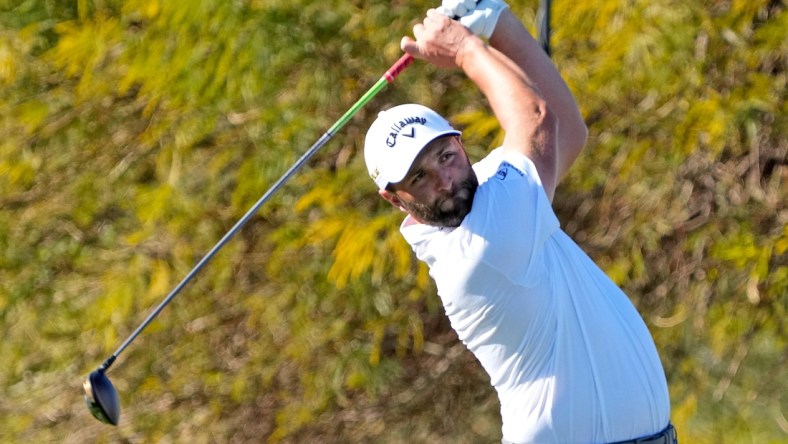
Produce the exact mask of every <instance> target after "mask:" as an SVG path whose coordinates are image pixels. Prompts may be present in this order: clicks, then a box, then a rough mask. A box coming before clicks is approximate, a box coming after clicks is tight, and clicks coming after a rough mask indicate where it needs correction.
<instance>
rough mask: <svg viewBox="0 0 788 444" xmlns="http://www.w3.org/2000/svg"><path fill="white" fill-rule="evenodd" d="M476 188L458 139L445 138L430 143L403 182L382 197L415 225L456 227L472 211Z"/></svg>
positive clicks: (391, 187)
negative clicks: (403, 211) (414, 220)
mask: <svg viewBox="0 0 788 444" xmlns="http://www.w3.org/2000/svg"><path fill="white" fill-rule="evenodd" d="M478 186H479V181H478V180H477V179H476V174H475V173H474V172H473V168H471V164H470V162H469V161H468V156H467V155H466V154H465V150H464V149H463V146H462V142H460V138H459V137H458V136H444V137H439V138H438V139H435V140H434V141H432V142H430V144H429V145H427V146H426V147H425V148H424V149H423V150H422V151H421V153H419V156H418V157H416V160H414V161H413V165H411V167H410V170H409V171H408V174H407V175H405V178H404V179H402V181H400V182H398V183H395V184H391V186H390V188H389V190H388V191H386V190H384V191H381V195H382V196H383V198H384V199H386V200H388V201H389V202H391V203H392V204H393V205H395V206H397V207H400V208H402V209H403V210H405V211H407V212H408V213H409V214H410V215H411V217H413V218H414V219H416V220H417V221H418V222H421V223H424V224H428V225H434V226H439V227H457V226H459V225H460V223H461V222H462V220H463V219H464V218H465V216H466V215H467V214H468V212H470V211H471V206H472V205H473V196H474V195H475V194H476V188H477V187H478Z"/></svg>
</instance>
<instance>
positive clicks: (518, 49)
mask: <svg viewBox="0 0 788 444" xmlns="http://www.w3.org/2000/svg"><path fill="white" fill-rule="evenodd" d="M490 45H491V46H492V47H494V48H496V49H497V50H499V51H501V52H502V53H503V54H505V55H506V56H507V57H508V58H510V59H511V60H512V61H513V62H514V63H516V64H517V65H518V66H519V67H520V69H522V70H523V71H524V72H525V73H526V74H527V76H528V77H529V78H530V79H531V81H533V82H534V83H535V84H536V86H537V87H538V88H539V91H540V93H541V94H542V97H544V99H545V100H546V101H547V104H548V106H549V107H550V109H551V110H552V111H553V113H554V114H555V115H556V116H557V118H558V134H557V150H558V152H557V157H558V159H557V171H556V173H557V177H556V179H557V182H558V181H560V180H561V178H563V176H564V174H565V173H566V171H567V170H568V169H569V167H570V166H571V165H572V163H574V161H575V159H576V158H577V156H578V155H579V154H580V151H581V150H582V149H583V146H584V145H585V143H586V138H587V136H588V128H587V127H586V124H585V122H584V121H583V117H582V116H581V115H580V110H579V109H578V107H577V102H576V101H575V98H574V96H573V95H572V92H571V91H570V90H569V87H568V86H567V85H566V82H564V80H563V79H562V78H561V74H560V73H559V72H558V70H557V69H556V67H555V65H553V62H552V61H551V60H550V58H549V57H548V56H547V54H545V53H544V51H543V50H542V48H541V47H540V46H539V44H538V43H537V42H536V40H534V38H533V37H532V36H531V34H530V33H529V32H528V30H526V29H525V27H524V26H523V24H522V23H521V22H520V20H518V19H517V17H515V16H514V15H513V14H512V12H511V11H510V10H508V9H507V10H505V11H503V12H502V13H501V16H500V18H499V19H498V23H497V25H496V27H495V32H494V33H493V34H492V36H491V37H490Z"/></svg>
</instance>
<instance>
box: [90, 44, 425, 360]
mask: <svg viewBox="0 0 788 444" xmlns="http://www.w3.org/2000/svg"><path fill="white" fill-rule="evenodd" d="M411 62H413V57H412V56H411V55H410V54H405V55H403V56H402V57H400V59H399V60H397V62H396V63H394V64H393V65H391V67H390V68H389V69H388V71H386V72H385V74H384V75H383V77H381V78H380V80H378V81H377V82H376V83H375V85H373V86H372V88H370V89H369V91H367V92H366V93H365V94H364V95H363V96H362V97H361V98H360V99H359V100H358V101H357V102H356V103H355V104H354V105H353V106H352V107H350V109H349V110H348V111H347V112H346V113H345V114H344V115H343V116H342V117H340V118H339V120H337V121H336V123H334V124H333V125H332V126H331V128H329V129H328V131H326V133H325V134H323V135H322V136H321V137H320V139H318V140H317V142H315V143H314V145H312V146H311V147H310V148H309V149H308V150H307V151H306V152H305V153H304V154H303V155H302V156H301V158H300V159H298V160H297V161H296V163H295V164H293V166H292V167H290V169H289V170H287V172H285V173H284V174H283V175H282V177H280V178H279V180H277V181H276V182H275V183H274V184H273V185H272V186H271V187H270V188H269V189H268V191H266V192H265V194H264V195H263V196H262V197H261V198H260V199H259V200H258V201H257V202H256V203H255V204H254V205H253V206H252V207H251V208H249V210H248V211H247V212H246V214H244V215H243V217H241V219H240V220H239V221H238V222H236V224H235V225H234V226H233V227H232V228H231V229H230V231H228V232H227V233H226V234H225V235H224V236H223V237H222V238H221V239H220V240H219V242H217V243H216V245H214V246H213V248H211V250H210V251H209V252H208V253H207V254H206V255H205V256H203V257H202V259H200V261H199V262H197V265H195V266H194V268H192V270H191V271H190V272H189V274H187V275H186V277H185V278H183V280H182V281H181V282H180V283H179V284H178V285H177V286H175V288H174V289H173V290H172V291H171V292H170V294H169V295H167V297H166V298H165V299H164V300H163V301H162V302H161V303H160V304H159V305H158V306H157V307H156V309H154V310H153V312H152V313H151V314H150V315H148V317H147V318H146V319H145V321H143V322H142V324H140V326H139V327H137V329H136V330H134V332H133V333H132V334H131V335H130V336H129V337H128V338H127V339H126V340H125V341H124V342H123V344H121V345H120V347H118V349H117V350H116V351H115V353H113V354H112V356H110V357H109V358H107V360H106V361H104V363H103V364H102V365H101V367H100V369H101V370H107V369H108V368H109V367H110V366H111V365H112V363H113V362H115V359H117V357H118V356H119V355H120V354H121V353H123V350H125V349H126V347H128V346H129V344H131V342H132V341H134V339H136V338H137V336H139V334H140V333H142V331H143V330H144V329H145V328H146V327H147V326H148V324H150V323H151V322H152V321H153V319H154V318H155V317H156V316H158V314H159V313H160V312H161V311H162V310H163V309H164V307H166V306H167V304H169V303H170V301H172V299H173V298H175V296H177V295H178V293H180V292H181V290H183V288H184V287H185V286H186V284H188V283H189V281H190V280H191V279H192V278H193V277H194V276H195V275H196V274H197V273H198V272H199V271H200V270H201V269H202V268H203V267H204V266H205V264H207V263H208V262H209V261H210V260H211V259H212V258H213V257H214V256H215V255H216V253H217V252H218V251H219V250H220V249H221V248H222V247H223V246H224V245H225V244H226V243H227V242H228V241H229V240H230V239H231V238H232V237H233V236H234V235H235V234H236V233H238V231H240V229H241V228H242V227H243V226H244V225H246V223H247V222H248V221H249V220H250V219H251V218H252V216H254V215H255V213H257V212H258V211H259V210H260V208H261V207H262V206H263V204H265V203H266V202H267V201H268V199H269V198H270V197H271V196H272V195H273V194H274V193H275V192H276V191H277V190H278V189H279V188H281V187H282V185H284V183H285V182H287V181H288V179H290V177H291V176H292V175H293V174H294V173H295V172H296V171H298V170H299V169H300V168H301V167H302V166H303V165H304V164H305V163H306V162H307V161H308V160H309V159H310V158H311V157H312V156H313V155H314V154H315V153H316V152H317V151H318V150H319V149H320V148H322V147H323V145H325V144H326V142H328V141H329V140H330V139H331V138H332V137H333V136H334V134H336V133H337V132H338V131H339V130H340V129H341V128H342V127H343V126H345V124H346V123H347V122H348V121H349V120H350V119H351V118H352V117H353V116H354V115H355V114H356V113H357V112H358V110H360V109H361V108H362V107H364V105H366V104H367V103H368V102H369V101H370V100H372V98H373V97H375V96H376V95H377V94H378V93H379V92H380V91H382V90H383V89H384V88H385V87H386V85H387V84H389V83H391V82H393V81H394V79H395V78H396V77H397V76H398V75H399V74H400V73H401V72H402V71H403V70H404V69H405V68H407V67H408V65H410V64H411Z"/></svg>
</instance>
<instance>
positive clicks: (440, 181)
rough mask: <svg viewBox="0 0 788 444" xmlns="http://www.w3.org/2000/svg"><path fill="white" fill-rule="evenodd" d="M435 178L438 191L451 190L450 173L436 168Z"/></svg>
mask: <svg viewBox="0 0 788 444" xmlns="http://www.w3.org/2000/svg"><path fill="white" fill-rule="evenodd" d="M436 180H437V185H438V191H451V186H452V182H453V181H452V178H451V174H450V173H449V172H448V171H445V170H438V171H437V173H436Z"/></svg>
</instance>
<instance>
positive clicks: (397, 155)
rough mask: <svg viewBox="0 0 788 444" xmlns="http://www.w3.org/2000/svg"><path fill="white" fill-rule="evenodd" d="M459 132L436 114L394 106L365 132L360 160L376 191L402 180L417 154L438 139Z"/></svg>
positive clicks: (414, 106)
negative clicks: (362, 155)
mask: <svg viewBox="0 0 788 444" xmlns="http://www.w3.org/2000/svg"><path fill="white" fill-rule="evenodd" d="M459 134H462V133H461V132H460V131H457V130H456V129H454V128H452V126H451V124H450V123H449V122H448V121H447V120H446V119H444V118H443V117H441V115H440V114H438V113H436V112H435V111H433V110H431V109H429V108H427V107H426V106H422V105H417V104H407V105H399V106H395V107H394V108H391V109H389V110H386V111H382V112H381V113H380V114H378V118H377V119H376V120H375V121H374V122H373V123H372V126H370V127H369V130H368V131H367V137H366V140H365V141H364V160H366V162H367V170H368V171H369V176H370V177H371V178H372V180H374V181H375V184H377V186H378V187H379V188H380V189H385V188H386V186H388V184H390V183H397V182H399V181H401V180H402V179H404V178H405V175H406V174H407V173H408V170H409V169H410V166H411V164H412V163H413V161H414V160H416V156H418V155H419V153H420V152H421V150H422V149H423V148H424V147H425V146H427V144H429V143H430V142H432V141H433V140H435V139H437V138H438V137H441V136H446V135H459Z"/></svg>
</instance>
